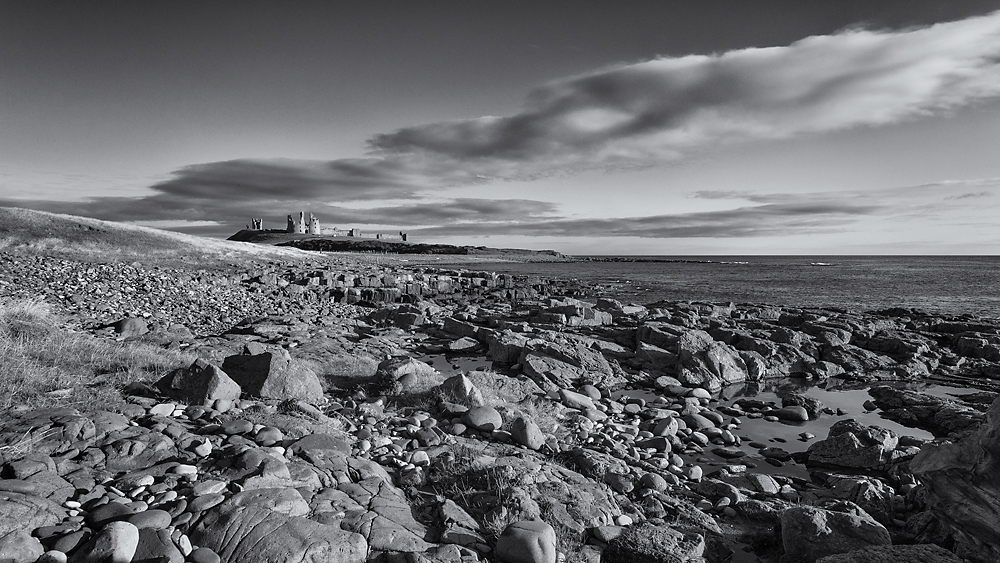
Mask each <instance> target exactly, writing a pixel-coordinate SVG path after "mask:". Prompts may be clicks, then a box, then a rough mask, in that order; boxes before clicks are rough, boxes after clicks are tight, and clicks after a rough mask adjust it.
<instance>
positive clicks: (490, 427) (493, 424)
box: [462, 407, 503, 432]
mask: <svg viewBox="0 0 1000 563" xmlns="http://www.w3.org/2000/svg"><path fill="white" fill-rule="evenodd" d="M462 422H463V423H464V424H465V425H466V426H469V427H472V428H475V429H476V430H482V431H484V432H492V431H494V430H499V429H500V427H501V426H503V417H502V416H500V413H499V412H498V411H497V410H496V409H495V408H493V407H473V408H471V409H469V410H467V411H465V414H463V415H462Z"/></svg>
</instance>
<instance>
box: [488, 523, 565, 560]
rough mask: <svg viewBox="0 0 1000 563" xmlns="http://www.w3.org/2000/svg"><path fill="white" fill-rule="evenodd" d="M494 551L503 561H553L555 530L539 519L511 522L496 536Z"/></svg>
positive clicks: (554, 556)
mask: <svg viewBox="0 0 1000 563" xmlns="http://www.w3.org/2000/svg"><path fill="white" fill-rule="evenodd" d="M495 553H496V556H497V558H499V559H500V561H503V562H504V563H555V562H556V532H555V530H553V529H552V526H550V525H548V524H547V523H545V522H542V521H540V520H527V521H520V522H513V523H511V524H508V525H507V527H506V528H504V530H503V532H502V533H501V534H500V537H499V538H497V545H496V548H495Z"/></svg>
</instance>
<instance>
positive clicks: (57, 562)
mask: <svg viewBox="0 0 1000 563" xmlns="http://www.w3.org/2000/svg"><path fill="white" fill-rule="evenodd" d="M66 561H67V557H66V554H65V553H63V552H61V551H56V550H55V549H51V550H49V551H46V552H45V553H43V554H42V556H41V557H39V558H38V561H36V562H35V563H66Z"/></svg>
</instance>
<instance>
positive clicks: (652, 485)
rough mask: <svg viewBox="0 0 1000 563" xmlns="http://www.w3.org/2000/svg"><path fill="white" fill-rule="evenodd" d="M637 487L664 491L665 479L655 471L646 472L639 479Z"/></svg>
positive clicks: (665, 487) (665, 486)
mask: <svg viewBox="0 0 1000 563" xmlns="http://www.w3.org/2000/svg"><path fill="white" fill-rule="evenodd" d="M639 488H641V489H652V490H654V491H665V490H666V489H667V481H666V479H664V478H663V477H661V476H660V475H657V474H656V473H646V474H645V475H643V476H642V477H641V478H640V479H639Z"/></svg>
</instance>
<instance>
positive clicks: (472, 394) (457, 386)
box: [440, 374, 486, 407]
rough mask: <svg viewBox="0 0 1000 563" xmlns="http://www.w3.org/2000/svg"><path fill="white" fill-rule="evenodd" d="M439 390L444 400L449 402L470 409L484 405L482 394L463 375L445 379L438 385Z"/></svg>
mask: <svg viewBox="0 0 1000 563" xmlns="http://www.w3.org/2000/svg"><path fill="white" fill-rule="evenodd" d="M440 390H441V392H442V393H443V394H444V395H445V400H447V401H450V402H455V403H460V404H463V405H466V406H470V407H481V406H483V405H485V404H486V400H485V399H483V394H482V392H481V391H480V390H479V388H478V387H476V385H475V384H474V383H472V380H471V379H469V378H468V377H467V376H466V375H465V374H459V375H455V376H452V377H449V378H448V379H445V380H444V383H442V384H441V385H440Z"/></svg>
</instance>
